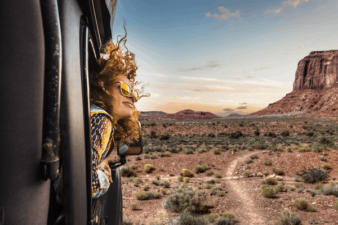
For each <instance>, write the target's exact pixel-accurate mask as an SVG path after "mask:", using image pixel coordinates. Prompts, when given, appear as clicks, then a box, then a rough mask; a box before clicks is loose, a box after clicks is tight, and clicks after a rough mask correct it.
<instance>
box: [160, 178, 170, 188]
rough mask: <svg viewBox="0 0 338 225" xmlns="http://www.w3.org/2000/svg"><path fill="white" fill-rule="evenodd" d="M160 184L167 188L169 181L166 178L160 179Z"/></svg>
mask: <svg viewBox="0 0 338 225" xmlns="http://www.w3.org/2000/svg"><path fill="white" fill-rule="evenodd" d="M159 185H160V186H163V187H165V188H169V187H170V183H169V182H168V181H167V180H161V181H160V183H159Z"/></svg>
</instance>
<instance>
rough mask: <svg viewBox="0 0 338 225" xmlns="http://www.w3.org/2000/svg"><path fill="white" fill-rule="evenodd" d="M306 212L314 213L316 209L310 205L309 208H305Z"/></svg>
mask: <svg viewBox="0 0 338 225" xmlns="http://www.w3.org/2000/svg"><path fill="white" fill-rule="evenodd" d="M306 210H307V211H308V212H315V211H316V210H317V207H315V206H313V205H311V206H309V207H307V209H306Z"/></svg>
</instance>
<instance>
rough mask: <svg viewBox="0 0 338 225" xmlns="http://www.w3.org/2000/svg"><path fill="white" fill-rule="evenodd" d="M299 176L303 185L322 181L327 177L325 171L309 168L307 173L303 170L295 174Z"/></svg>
mask: <svg viewBox="0 0 338 225" xmlns="http://www.w3.org/2000/svg"><path fill="white" fill-rule="evenodd" d="M296 175H297V176H300V177H301V178H302V179H303V180H304V182H305V183H316V182H317V181H323V180H325V179H326V178H328V177H329V175H328V174H327V172H326V171H324V170H323V169H320V168H309V169H308V171H306V170H305V167H304V170H302V171H301V173H296Z"/></svg>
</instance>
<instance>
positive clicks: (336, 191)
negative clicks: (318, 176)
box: [321, 184, 338, 197]
mask: <svg viewBox="0 0 338 225" xmlns="http://www.w3.org/2000/svg"><path fill="white" fill-rule="evenodd" d="M321 193H322V194H324V195H335V196H336V197H338V185H337V184H329V185H326V186H323V187H322V188H321Z"/></svg>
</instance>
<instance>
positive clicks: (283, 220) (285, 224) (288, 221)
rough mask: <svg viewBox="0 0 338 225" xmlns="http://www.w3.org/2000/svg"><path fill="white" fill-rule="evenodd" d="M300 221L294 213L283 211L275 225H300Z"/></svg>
mask: <svg viewBox="0 0 338 225" xmlns="http://www.w3.org/2000/svg"><path fill="white" fill-rule="evenodd" d="M301 222H302V221H301V219H300V217H299V216H296V215H295V213H294V212H292V211H291V212H290V211H288V210H283V211H282V212H281V213H280V214H279V218H278V221H277V223H276V225H300V224H301Z"/></svg>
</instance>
